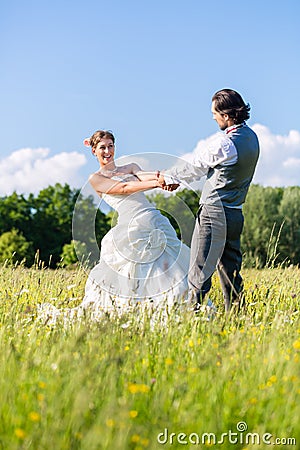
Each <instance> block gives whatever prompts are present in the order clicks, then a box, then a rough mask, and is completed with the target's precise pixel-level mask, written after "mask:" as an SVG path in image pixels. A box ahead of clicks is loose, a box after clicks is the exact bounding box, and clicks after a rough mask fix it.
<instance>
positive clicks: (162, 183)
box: [157, 172, 180, 192]
mask: <svg viewBox="0 0 300 450" xmlns="http://www.w3.org/2000/svg"><path fill="white" fill-rule="evenodd" d="M157 179H158V182H159V184H160V187H161V188H162V189H163V190H164V191H170V192H171V191H175V189H177V188H178V187H179V186H180V185H179V184H178V183H172V184H166V180H165V177H164V176H163V174H162V173H161V172H159V174H158V178H157Z"/></svg>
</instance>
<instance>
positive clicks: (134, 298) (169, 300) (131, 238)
mask: <svg viewBox="0 0 300 450" xmlns="http://www.w3.org/2000/svg"><path fill="white" fill-rule="evenodd" d="M131 176H132V175H131ZM113 179H115V180H117V181H124V179H125V178H124V177H123V178H119V177H116V176H115V177H113ZM127 179H128V176H127ZM102 198H103V200H104V201H105V202H106V203H107V204H108V205H109V206H111V207H112V208H113V209H114V210H115V211H116V212H117V213H118V221H117V224H116V225H115V226H114V227H113V228H111V229H110V231H109V232H108V233H107V234H106V235H105V236H104V238H103V239H102V242H101V251H100V260H99V263H98V264H97V265H96V266H95V267H94V268H93V269H92V270H91V272H90V273H89V276H88V279H87V283H86V287H85V295H84V298H83V301H82V303H81V305H80V306H79V307H77V308H72V310H69V312H70V311H74V312H75V310H76V311H77V312H79V311H82V310H89V311H93V314H94V316H95V317H101V314H102V315H103V313H107V312H117V313H118V314H120V313H122V312H126V311H128V310H130V309H131V308H132V307H134V306H136V305H137V304H151V307H153V306H154V307H156V306H161V307H165V306H167V307H172V306H173V305H175V304H176V305H177V304H178V303H183V302H184V301H185V300H186V295H187V290H188V284H187V274H188V268H189V257H190V249H189V247H187V246H186V245H185V244H183V243H182V242H181V241H180V240H179V239H178V238H177V235H176V232H175V230H174V228H173V227H172V225H171V224H170V222H169V220H168V219H167V218H166V217H165V216H163V215H162V214H161V213H160V212H159V211H158V210H157V209H156V208H155V207H154V206H153V205H152V204H151V203H150V201H149V200H148V199H147V197H146V196H145V194H144V192H137V193H134V194H130V195H108V194H103V195H102ZM58 311H59V310H57V314H58V315H59V312H58ZM52 312H54V310H53V309H52Z"/></svg>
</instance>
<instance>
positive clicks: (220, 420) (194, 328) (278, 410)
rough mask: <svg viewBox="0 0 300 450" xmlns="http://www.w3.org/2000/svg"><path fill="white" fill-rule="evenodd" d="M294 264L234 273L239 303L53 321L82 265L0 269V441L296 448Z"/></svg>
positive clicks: (38, 446) (299, 400)
mask: <svg viewBox="0 0 300 450" xmlns="http://www.w3.org/2000/svg"><path fill="white" fill-rule="evenodd" d="M299 275H300V271H299V269H298V268H296V267H289V268H285V269H284V268H281V269H275V268H272V269H264V270H260V271H259V270H254V269H253V270H252V269H251V270H250V269H248V270H246V269H244V271H243V276H244V280H245V289H246V307H245V309H244V311H243V312H241V313H240V314H238V315H236V314H231V315H225V313H224V311H223V307H222V296H221V292H220V287H219V285H218V280H217V279H214V288H213V291H212V296H211V297H212V299H213V301H214V302H215V303H216V305H217V306H218V313H217V315H216V317H215V318H214V320H210V321H208V320H206V316H205V315H201V314H200V315H197V316H195V315H194V314H193V313H191V312H188V311H181V312H180V313H178V312H176V311H174V312H171V313H170V314H169V317H168V318H167V320H166V321H164V322H160V321H159V320H157V321H156V322H155V323H154V324H153V322H151V317H148V316H147V315H145V317H143V318H142V320H141V317H140V316H139V315H137V314H136V313H134V312H133V313H129V314H127V315H126V316H124V317H108V316H107V317H105V318H103V319H102V320H101V321H99V322H95V321H91V320H90V318H89V317H85V318H82V319H81V320H77V321H73V322H71V323H69V324H64V323H60V322H58V323H57V324H55V325H51V324H50V323H45V322H42V321H40V320H37V305H38V304H41V303H44V302H50V303H52V304H53V305H55V306H58V307H59V308H65V307H70V306H76V305H78V304H79V303H80V301H81V298H82V295H83V292H84V284H85V281H86V277H87V274H86V273H85V272H84V270H83V269H75V270H64V269H57V270H49V269H42V268H31V269H26V268H25V267H21V266H17V267H3V268H1V271H0V335H1V336H0V358H1V363H0V449H5V450H15V449H22V450H25V449H34V450H48V449H49V450H50V449H51V450H54V449H55V450H61V449H72V450H73V449H74V450H77V449H78V450H79V449H82V450H101V449H109V450H110V449H114V450H127V449H129V450H144V449H149V450H153V449H163V448H170V449H171V448H172V449H180V448H191V449H192V448H197V449H206V448H216V449H221V450H222V449H224V450H227V449H231V448H232V449H243V450H246V449H249V450H250V449H266V448H274V447H275V448H276V447H277V448H286V449H289V448H292V449H296V448H300V426H299V418H300V384H299V379H300V371H299V361H300V323H299V299H300V276H299Z"/></svg>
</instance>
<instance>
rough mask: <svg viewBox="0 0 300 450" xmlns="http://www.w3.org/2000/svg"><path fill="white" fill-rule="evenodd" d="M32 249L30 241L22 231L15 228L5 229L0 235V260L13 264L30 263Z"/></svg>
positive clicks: (32, 253) (31, 261) (32, 255)
mask: <svg viewBox="0 0 300 450" xmlns="http://www.w3.org/2000/svg"><path fill="white" fill-rule="evenodd" d="M33 258H34V250H33V245H32V242H28V241H27V240H26V238H25V237H24V235H23V233H22V232H21V231H19V230H17V229H16V228H12V229H11V230H10V231H6V232H5V233H3V234H1V236H0V262H1V263H4V262H7V263H9V264H15V263H17V262H19V263H21V262H25V264H26V265H29V266H30V265H32V263H33Z"/></svg>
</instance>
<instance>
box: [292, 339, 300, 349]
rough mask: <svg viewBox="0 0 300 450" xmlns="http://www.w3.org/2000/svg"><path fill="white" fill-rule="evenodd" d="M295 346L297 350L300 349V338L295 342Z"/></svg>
mask: <svg viewBox="0 0 300 450" xmlns="http://www.w3.org/2000/svg"><path fill="white" fill-rule="evenodd" d="M293 347H294V349H295V350H300V339H297V341H295V342H294V343H293Z"/></svg>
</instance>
